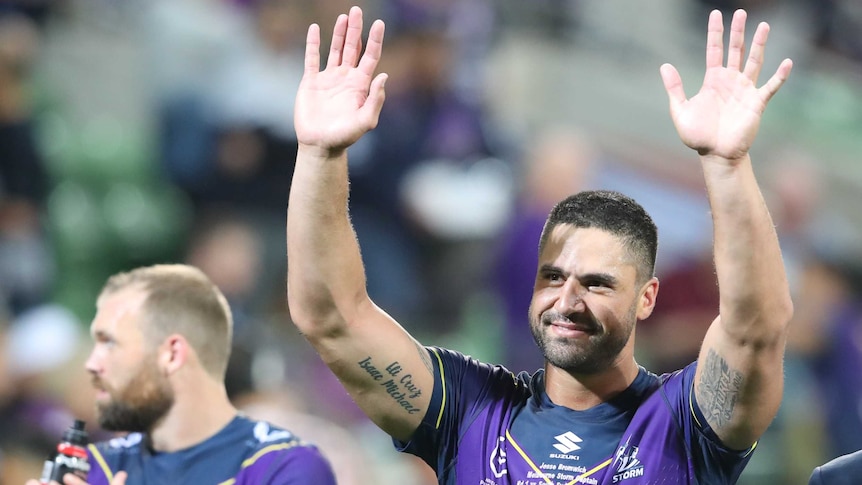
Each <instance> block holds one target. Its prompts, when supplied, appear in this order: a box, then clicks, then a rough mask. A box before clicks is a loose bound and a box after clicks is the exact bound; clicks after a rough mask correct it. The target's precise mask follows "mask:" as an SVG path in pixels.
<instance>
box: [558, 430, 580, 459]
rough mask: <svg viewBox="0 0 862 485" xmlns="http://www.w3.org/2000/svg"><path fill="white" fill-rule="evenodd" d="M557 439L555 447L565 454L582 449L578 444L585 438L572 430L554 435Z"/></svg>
mask: <svg viewBox="0 0 862 485" xmlns="http://www.w3.org/2000/svg"><path fill="white" fill-rule="evenodd" d="M554 438H556V439H557V441H558V443H556V444H555V445H554V448H556V449H558V450H560V452H561V453H563V454H568V453H571V452H573V451H576V450H580V449H581V447H580V446H578V444H577V443H580V442H582V441H584V440H582V439H581V438H580V436H578V435H576V434H575V433H572V432H571V431H566V432H565V433H563V434H560V435H557V436H554Z"/></svg>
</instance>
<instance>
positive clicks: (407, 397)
mask: <svg viewBox="0 0 862 485" xmlns="http://www.w3.org/2000/svg"><path fill="white" fill-rule="evenodd" d="M357 364H359V367H360V368H361V369H362V370H364V371H365V372H366V373H368V375H369V376H371V379H373V380H374V381H376V382H377V383H378V384H380V385H381V386H383V388H384V389H385V390H386V394H389V396H390V397H391V398H392V399H394V400H395V402H397V403H398V405H399V406H401V407H402V408H404V410H405V411H407V414H416V413H419V412H421V411H422V410H421V409H420V408H418V407H416V406H415V405H414V401H413V400H414V399H416V398H417V397H419V396H421V395H422V390H421V389H419V387H418V386H417V385H416V384H414V383H413V375H412V374H409V373H405V372H404V369H403V368H402V367H401V365H400V364H399V363H398V361H395V362H392V363H391V364H389V365H387V366H386V367H384V368H383V369H382V370H380V369H378V368H377V366H375V365H374V363H372V362H371V356H368V357H366V358H364V359H362V360H360V361H359V362H357Z"/></svg>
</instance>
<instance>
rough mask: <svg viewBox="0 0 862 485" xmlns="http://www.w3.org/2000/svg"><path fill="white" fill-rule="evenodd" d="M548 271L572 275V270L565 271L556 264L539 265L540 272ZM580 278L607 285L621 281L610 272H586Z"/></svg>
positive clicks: (614, 284) (566, 275)
mask: <svg viewBox="0 0 862 485" xmlns="http://www.w3.org/2000/svg"><path fill="white" fill-rule="evenodd" d="M548 273H558V274H561V275H563V276H564V277H566V278H569V277H570V276H571V275H572V274H571V273H570V272H568V271H563V269H562V268H560V267H559V266H554V265H553V264H543V265H541V266H540V267H539V274H548ZM578 279H579V280H580V281H598V282H599V283H602V284H604V285H606V286H616V285H617V284H618V283H619V279H618V278H617V277H616V276H613V275H612V274H610V273H586V274H583V275H580V276H579V277H578Z"/></svg>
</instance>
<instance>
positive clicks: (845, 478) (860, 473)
mask: <svg viewBox="0 0 862 485" xmlns="http://www.w3.org/2000/svg"><path fill="white" fill-rule="evenodd" d="M814 476H817V477H818V478H819V479H820V481H819V482H818V481H816V480H814ZM814 476H812V482H811V483H815V484H816V483H823V484H827V483H828V484H839V485H840V484H844V483H847V484H850V483H854V484H855V483H860V482H862V450H859V451H857V452H855V453H850V454H848V455H843V456H839V457H838V458H835V459H834V460H832V461H829V462H827V463H826V464H824V465H822V466H819V467H817V468H816V469H815V470H814Z"/></svg>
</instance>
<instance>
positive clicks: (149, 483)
mask: <svg viewBox="0 0 862 485" xmlns="http://www.w3.org/2000/svg"><path fill="white" fill-rule="evenodd" d="M88 451H89V455H90V456H89V459H90V474H89V476H88V477H87V482H88V483H89V484H90V485H109V483H110V481H111V479H112V478H113V476H114V475H115V474H116V473H117V472H119V471H122V470H125V471H126V472H127V473H128V475H129V476H128V479H127V480H126V485H184V484H194V485H267V484H271V485H276V484H277V485H291V484H292V485H298V484H312V483H313V484H315V485H318V484H320V485H335V476H334V474H333V472H332V467H331V466H330V464H329V462H328V461H327V460H326V458H324V457H323V455H322V454H321V453H320V451H319V450H318V449H317V448H316V447H314V446H312V445H309V444H308V443H305V442H303V441H301V440H300V439H299V438H298V437H296V436H295V435H294V434H293V433H291V432H290V431H286V430H283V429H280V428H277V427H275V426H272V425H270V424H269V423H267V422H265V421H252V420H250V419H248V418H246V417H243V416H237V417H236V418H234V419H233V421H231V422H230V423H229V424H228V425H227V426H225V427H224V429H222V430H221V431H219V432H218V433H216V434H215V435H214V436H213V437H211V438H209V439H207V440H206V441H204V442H202V443H200V444H197V445H195V446H192V447H191V448H187V449H185V450H181V451H177V452H173V453H156V452H153V451H152V450H150V449H148V447H147V446H146V444H145V436H144V435H142V434H140V433H132V434H129V435H127V436H124V437H121V438H116V439H113V440H110V441H105V442H101V443H97V444H92V445H90V446H89V447H88Z"/></svg>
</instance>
